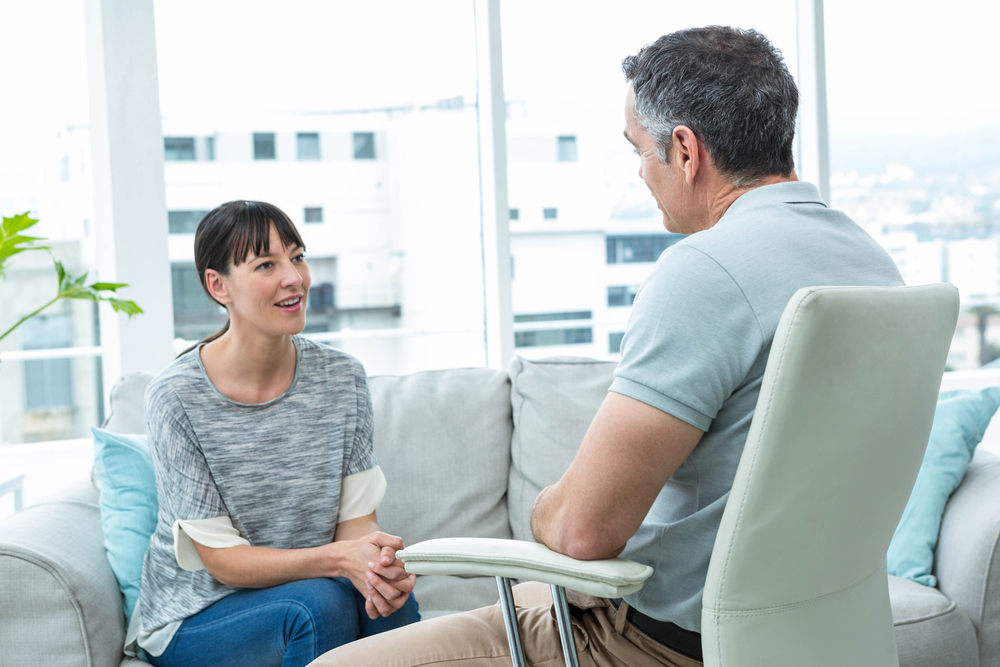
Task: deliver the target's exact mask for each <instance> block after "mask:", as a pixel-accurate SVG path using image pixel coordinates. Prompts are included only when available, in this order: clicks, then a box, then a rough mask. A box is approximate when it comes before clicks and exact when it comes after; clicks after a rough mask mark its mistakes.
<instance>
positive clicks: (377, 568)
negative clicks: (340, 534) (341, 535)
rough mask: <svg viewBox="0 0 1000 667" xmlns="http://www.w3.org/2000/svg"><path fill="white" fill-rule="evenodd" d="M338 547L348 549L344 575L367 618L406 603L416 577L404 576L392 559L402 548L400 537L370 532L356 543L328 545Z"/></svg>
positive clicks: (400, 566) (355, 541) (385, 612)
mask: <svg viewBox="0 0 1000 667" xmlns="http://www.w3.org/2000/svg"><path fill="white" fill-rule="evenodd" d="M338 544H343V545H345V547H346V548H348V549H349V550H350V556H349V563H348V564H346V565H345V567H344V570H345V576H346V577H347V578H348V579H350V580H351V583H352V584H354V587H355V588H357V589H358V591H359V592H360V593H361V594H362V595H364V596H365V611H367V612H368V617H369V618H372V619H374V618H378V617H379V616H383V617H384V616H388V615H389V614H391V613H393V612H394V611H396V610H397V609H399V608H401V607H402V606H403V605H404V604H405V603H406V600H407V598H409V596H410V593H411V592H412V591H413V584H414V582H415V581H416V575H413V574H407V572H406V570H405V569H404V568H403V563H402V562H401V561H400V560H399V559H398V558H396V551H399V550H401V549H402V548H403V540H402V539H401V538H399V537H395V536H394V535H388V534H386V533H383V532H374V533H369V534H368V535H365V536H363V537H360V538H358V539H356V540H350V541H347V542H333V543H332V544H331V545H330V546H331V547H332V546H335V545H338Z"/></svg>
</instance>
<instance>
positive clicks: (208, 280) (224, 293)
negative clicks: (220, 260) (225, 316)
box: [205, 269, 233, 306]
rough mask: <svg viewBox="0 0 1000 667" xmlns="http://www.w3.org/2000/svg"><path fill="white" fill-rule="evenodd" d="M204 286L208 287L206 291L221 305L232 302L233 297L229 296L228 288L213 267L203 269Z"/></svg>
mask: <svg viewBox="0 0 1000 667" xmlns="http://www.w3.org/2000/svg"><path fill="white" fill-rule="evenodd" d="M205 286H206V287H208V293H209V294H211V295H212V298H213V299H215V300H216V301H218V302H219V303H221V304H222V305H223V306H225V305H228V304H230V303H232V301H233V298H232V297H231V296H229V290H228V289H227V288H226V283H225V282H223V280H222V274H221V273H219V272H218V271H216V270H215V269H205Z"/></svg>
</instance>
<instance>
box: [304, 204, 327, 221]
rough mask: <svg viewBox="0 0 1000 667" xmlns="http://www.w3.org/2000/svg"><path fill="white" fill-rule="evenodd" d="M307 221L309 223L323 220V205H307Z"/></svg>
mask: <svg viewBox="0 0 1000 667" xmlns="http://www.w3.org/2000/svg"><path fill="white" fill-rule="evenodd" d="M305 221H306V222H308V223H313V222H323V207H322V206H306V211H305Z"/></svg>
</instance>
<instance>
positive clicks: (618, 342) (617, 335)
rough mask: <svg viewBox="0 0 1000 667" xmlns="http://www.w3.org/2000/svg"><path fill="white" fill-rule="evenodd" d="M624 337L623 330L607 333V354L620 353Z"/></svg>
mask: <svg viewBox="0 0 1000 667" xmlns="http://www.w3.org/2000/svg"><path fill="white" fill-rule="evenodd" d="M624 337H625V332H624V331H616V332H613V333H610V334H608V353H609V354H621V353H622V338H624Z"/></svg>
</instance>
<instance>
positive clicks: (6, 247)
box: [0, 213, 48, 278]
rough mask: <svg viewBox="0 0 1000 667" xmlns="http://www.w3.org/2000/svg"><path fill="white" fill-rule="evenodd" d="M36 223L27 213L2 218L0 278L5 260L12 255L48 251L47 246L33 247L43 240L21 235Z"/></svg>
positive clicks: (0, 225) (0, 230)
mask: <svg viewBox="0 0 1000 667" xmlns="http://www.w3.org/2000/svg"><path fill="white" fill-rule="evenodd" d="M37 223H38V219H37V218H32V217H31V216H30V215H29V214H28V213H21V214H20V215H15V216H14V217H12V218H7V217H5V218H3V222H2V223H0V278H3V277H4V271H5V270H6V268H7V260H9V259H10V258H11V257H13V256H14V255H17V254H19V253H22V252H24V251H25V250H46V249H48V246H39V245H35V242H36V241H44V240H45V239H43V238H41V237H38V236H25V235H24V234H21V232H23V231H24V230H25V229H28V228H29V227H31V226H32V225H35V224H37Z"/></svg>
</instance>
